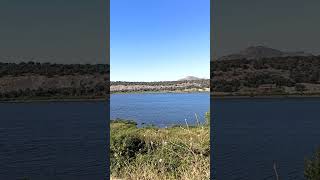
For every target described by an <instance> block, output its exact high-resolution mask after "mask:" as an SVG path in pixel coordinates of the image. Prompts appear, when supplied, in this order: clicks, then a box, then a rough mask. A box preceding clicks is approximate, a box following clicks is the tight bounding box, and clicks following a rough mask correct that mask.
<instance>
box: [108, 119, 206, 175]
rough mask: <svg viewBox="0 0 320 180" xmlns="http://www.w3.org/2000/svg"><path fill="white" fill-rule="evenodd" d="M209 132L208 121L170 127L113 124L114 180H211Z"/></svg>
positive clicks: (129, 123) (116, 122)
mask: <svg viewBox="0 0 320 180" xmlns="http://www.w3.org/2000/svg"><path fill="white" fill-rule="evenodd" d="M207 118H209V119H210V117H208V116H207ZM209 132H210V131H209V121H208V120H207V122H206V123H205V124H200V123H197V124H196V125H195V126H190V125H186V126H174V127H170V128H156V127H143V128H138V127H137V124H136V123H135V122H133V121H124V120H115V121H112V122H111V148H110V149H111V155H110V156H111V167H110V168H111V176H112V178H111V179H128V180H130V179H132V180H134V179H142V180H144V179H145V180H147V179H153V180H160V179H161V180H162V179H185V180H189V179H190V180H191V179H192V180H194V179H195V180H197V179H210V134H209Z"/></svg>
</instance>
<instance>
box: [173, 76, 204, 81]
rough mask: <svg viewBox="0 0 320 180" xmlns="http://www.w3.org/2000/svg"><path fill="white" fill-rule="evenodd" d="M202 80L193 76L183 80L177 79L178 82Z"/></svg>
mask: <svg viewBox="0 0 320 180" xmlns="http://www.w3.org/2000/svg"><path fill="white" fill-rule="evenodd" d="M201 79H202V78H198V77H195V76H187V77H185V78H182V79H179V80H178V81H194V80H201Z"/></svg>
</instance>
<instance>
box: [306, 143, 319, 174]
mask: <svg viewBox="0 0 320 180" xmlns="http://www.w3.org/2000/svg"><path fill="white" fill-rule="evenodd" d="M304 176H305V178H306V179H308V180H319V179H320V148H318V149H317V151H316V152H315V154H314V155H313V156H312V157H311V158H310V159H307V160H306V162H305V170H304Z"/></svg>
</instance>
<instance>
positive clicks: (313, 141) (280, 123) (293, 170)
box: [211, 98, 320, 180]
mask: <svg viewBox="0 0 320 180" xmlns="http://www.w3.org/2000/svg"><path fill="white" fill-rule="evenodd" d="M211 105H212V107H211V109H212V110H213V113H212V114H213V124H212V125H213V129H214V133H213V136H215V138H214V141H215V142H214V149H213V153H214V156H213V158H214V160H213V161H214V162H213V165H214V168H215V171H216V172H215V174H216V178H217V179H218V180H219V179H226V180H229V179H230V180H236V179H237V180H248V179H265V180H267V179H270V180H274V179H275V171H274V169H273V164H274V163H275V164H276V166H277V172H278V174H279V176H280V179H286V180H287V179H290V180H291V179H299V180H301V179H303V170H304V159H305V158H306V157H308V156H310V155H311V154H312V153H313V152H314V151H315V150H316V148H317V147H319V146H320V130H319V129H320V99H319V98H287V99H285V98H283V99H225V100H221V99H220V100H218V99H217V100H213V101H212V104H211Z"/></svg>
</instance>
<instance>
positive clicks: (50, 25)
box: [0, 0, 108, 63]
mask: <svg viewBox="0 0 320 180" xmlns="http://www.w3.org/2000/svg"><path fill="white" fill-rule="evenodd" d="M106 24H107V1H106V0H1V1H0V56H1V57H2V56H14V57H16V56H18V57H19V56H22V57H25V56H26V57H30V56H31V57H41V58H36V59H35V60H36V61H38V60H39V61H40V62H43V61H49V62H58V63H106V44H107V42H106V37H107V36H106V35H107V33H108V32H107V26H106ZM47 56H50V57H51V56H53V57H56V58H45V57H47ZM1 57H0V58H1ZM2 60H3V59H2V58H1V59H0V61H2ZM9 60H10V61H11V60H12V61H20V59H17V58H11V59H9ZM21 60H22V61H23V60H24V59H21Z"/></svg>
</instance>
